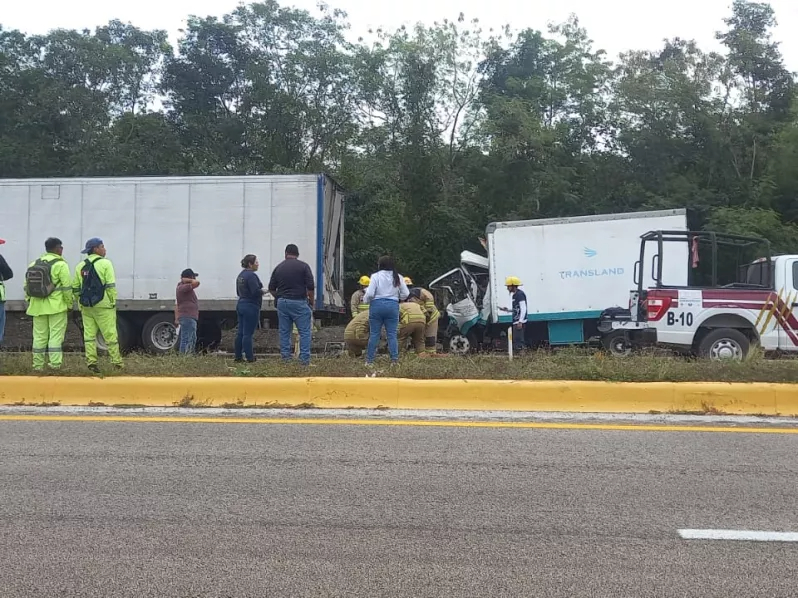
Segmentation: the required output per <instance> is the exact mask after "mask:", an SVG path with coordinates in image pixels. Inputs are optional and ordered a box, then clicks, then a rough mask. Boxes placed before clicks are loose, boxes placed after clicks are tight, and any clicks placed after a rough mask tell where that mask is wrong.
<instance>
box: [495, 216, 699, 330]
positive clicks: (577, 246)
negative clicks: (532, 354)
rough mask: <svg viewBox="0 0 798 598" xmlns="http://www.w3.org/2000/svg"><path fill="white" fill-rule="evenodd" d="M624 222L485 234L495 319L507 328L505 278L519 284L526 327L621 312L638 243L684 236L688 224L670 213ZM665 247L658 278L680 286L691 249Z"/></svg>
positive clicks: (509, 228)
mask: <svg viewBox="0 0 798 598" xmlns="http://www.w3.org/2000/svg"><path fill="white" fill-rule="evenodd" d="M623 216H624V217H622V218H615V217H614V216H613V215H609V216H607V217H606V218H601V217H595V218H593V219H590V220H587V219H579V220H576V221H568V220H567V219H563V220H559V221H554V222H546V221H543V222H541V223H535V221H531V222H530V223H528V225H524V224H525V223H517V224H516V223H507V225H501V224H500V225H496V226H495V228H494V230H493V231H492V232H491V231H489V235H488V237H489V239H488V248H489V259H490V267H491V287H492V291H493V293H492V295H493V299H492V302H493V305H492V310H491V311H492V313H493V314H499V318H498V319H499V321H510V316H509V315H502V314H501V312H499V311H498V307H509V302H510V299H509V297H508V294H507V291H506V289H505V288H504V280H505V278H506V277H507V276H518V277H520V278H521V280H522V281H523V282H524V291H525V293H526V295H527V300H528V307H529V320H530V321H557V320H577V319H592V318H596V317H598V315H599V314H600V313H601V311H602V310H604V309H606V308H608V307H614V306H622V307H626V306H627V304H628V298H629V289H631V288H632V287H633V286H634V283H633V272H634V264H635V262H636V261H637V259H638V256H639V251H640V236H641V235H642V234H644V233H646V232H648V231H650V230H657V229H665V230H685V229H686V218H685V215H684V213H683V212H680V213H674V211H671V212H668V213H665V214H663V213H662V212H660V213H659V214H658V215H657V216H656V217H652V216H641V217H640V218H634V217H628V216H626V215H623ZM669 245H671V246H672V247H666V250H667V251H668V254H669V255H668V257H667V258H666V259H665V261H664V262H663V264H664V265H665V267H668V268H669V269H668V270H667V271H666V272H665V273H664V276H663V277H664V279H665V281H667V282H668V283H669V284H684V283H686V281H682V280H681V278H684V274H683V272H684V271H685V268H684V264H686V263H687V259H688V248H687V247H686V246H682V245H677V244H673V243H671V244H669ZM671 253H673V255H671ZM643 275H644V276H648V277H649V278H650V276H651V264H644V273H643Z"/></svg>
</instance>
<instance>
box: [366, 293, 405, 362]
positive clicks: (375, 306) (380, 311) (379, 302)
mask: <svg viewBox="0 0 798 598" xmlns="http://www.w3.org/2000/svg"><path fill="white" fill-rule="evenodd" d="M383 326H385V335H386V336H387V337H388V352H389V353H390V354H391V361H399V340H398V338H397V332H398V331H399V302H398V301H394V300H393V299H375V300H374V301H372V302H371V304H370V305H369V346H368V349H366V363H372V362H373V361H374V356H375V355H376V354H377V345H379V344H380V332H381V331H382V327H383Z"/></svg>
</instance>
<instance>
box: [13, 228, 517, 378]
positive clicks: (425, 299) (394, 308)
mask: <svg viewBox="0 0 798 598" xmlns="http://www.w3.org/2000/svg"><path fill="white" fill-rule="evenodd" d="M3 243H4V241H3V240H2V239H0V244H3ZM63 251H64V248H63V244H62V243H61V240H60V239H57V238H55V237H51V238H49V239H47V240H46V241H45V253H44V254H43V255H42V256H41V257H39V258H38V259H36V260H35V261H34V262H33V263H31V264H30V265H29V266H28V268H27V270H26V272H25V283H24V289H25V299H26V301H27V312H26V313H27V314H28V315H29V316H31V317H32V319H33V367H34V369H36V370H42V369H44V367H45V362H47V365H49V367H50V368H53V369H58V368H59V367H60V366H61V364H62V361H63V353H62V345H63V342H64V336H65V333H66V328H67V322H68V314H69V312H70V311H71V310H72V309H73V306H74V305H75V303H76V302H77V305H78V308H79V310H80V313H81V316H82V322H83V340H84V345H85V353H86V362H87V366H88V367H89V369H90V370H92V371H94V372H98V371H99V368H98V365H97V344H96V343H97V336H98V334H99V335H101V336H102V337H103V339H104V341H105V343H106V345H107V348H108V353H109V356H110V360H111V363H112V364H113V365H114V366H116V367H118V368H121V367H122V356H121V353H120V350H119V341H118V336H117V322H116V299H117V292H116V277H115V273H114V268H113V264H112V263H111V261H110V260H109V259H108V258H107V256H106V249H105V245H104V244H103V241H102V239H99V238H96V237H94V238H91V239H89V240H88V241H86V244H85V247H84V249H83V251H82V253H83V254H84V255H85V256H86V257H85V259H84V260H83V261H81V262H80V263H79V264H78V265H77V266H76V268H75V270H74V274H73V273H72V272H71V271H70V268H69V265H68V264H67V263H66V261H65V260H64V258H63ZM259 267H260V264H259V263H258V258H257V256H255V255H252V254H250V255H246V256H244V258H243V259H242V260H241V268H242V270H241V272H240V273H239V275H238V277H237V278H236V295H237V297H238V302H237V304H236V315H237V318H238V329H237V333H236V337H235V349H234V350H235V360H236V361H237V362H243V361H246V362H253V361H255V354H254V350H253V336H254V334H255V330H256V329H257V328H258V324H259V321H260V313H261V309H262V305H263V296H264V295H265V294H266V293H269V294H271V295H272V296H273V297H274V301H275V305H276V309H277V318H278V322H279V334H280V355H281V357H282V358H283V359H284V360H291V359H293V356H294V350H293V343H292V333H294V332H295V333H296V335H297V336H298V340H299V342H298V345H299V351H298V353H299V355H298V357H299V362H300V363H301V364H303V365H308V364H309V363H310V346H311V334H312V327H313V309H314V296H315V290H316V289H315V283H314V279H313V272H312V271H311V268H310V266H309V265H308V264H307V263H305V262H303V261H302V260H300V259H299V248H298V247H297V246H296V245H294V244H289V245H287V246H286V248H285V259H284V260H283V261H282V262H280V264H278V265H277V266H276V267H275V268H274V270H273V271H272V273H271V276H270V278H269V283H268V285H266V286H265V287H264V285H263V283H262V282H261V280H260V277H259V276H258V269H259ZM12 277H13V272H12V271H11V269H10V268H9V266H8V264H7V263H6V261H5V260H4V259H3V257H2V255H0V342H2V338H3V330H4V324H5V310H4V303H5V286H4V284H3V283H4V281H6V280H9V279H11V278H12ZM359 283H360V289H358V290H357V291H356V292H355V293H354V294H353V295H352V298H351V301H350V310H351V315H352V320H351V321H350V322H349V324H348V325H347V327H346V330H345V332H344V342H345V345H346V349H347V351H348V353H349V354H350V355H352V356H357V357H359V356H361V355H362V354H363V352H365V354H366V357H365V360H366V364H367V365H371V364H373V363H374V359H375V356H376V353H377V349H378V346H379V344H380V339H381V338H382V335H383V333H384V335H385V338H386V340H387V345H388V353H389V355H390V358H391V361H392V362H393V363H396V362H397V361H398V360H399V353H400V349H402V350H404V349H405V348H407V346H408V343H409V342H412V346H413V348H414V350H415V352H416V354H417V355H419V356H427V355H434V354H435V353H436V343H437V333H438V320H439V318H440V312H439V311H438V309H437V307H436V306H435V300H434V297H433V296H432V294H431V293H430V292H429V291H428V290H426V289H423V288H420V287H415V286H413V282H412V280H411V279H410V278H409V277H403V276H402V275H401V274H399V272H397V270H396V266H395V264H394V261H393V259H392V258H391V257H390V256H383V257H381V258H380V259H379V262H378V264H377V271H376V272H374V273H373V274H372V275H371V276H362V277H361V278H360V280H359ZM507 284H508V290H510V292H511V294H512V295H513V309H512V312H513V315H514V317H513V323H514V324H515V326H516V327H517V328H518V329H519V330H518V333H519V336H520V337H521V338H520V340H521V342H522V343H523V336H522V335H523V323H524V322H525V321H526V297H525V296H524V295H523V292H522V291H520V290H519V289H518V286H520V285H521V281H520V280H517V279H515V278H514V277H510V278H508V279H507ZM199 286H200V281H199V274H198V273H197V272H195V271H194V270H193V269H191V268H187V269H185V270H183V272H182V273H181V276H180V281H179V282H178V284H177V288H176V291H175V325H176V326H177V327H178V330H179V340H178V347H179V351H180V353H183V354H189V353H192V352H193V351H194V350H195V346H196V344H197V325H198V322H199V301H198V299H197V293H196V290H197V288H198V287H199ZM507 311H511V310H507Z"/></svg>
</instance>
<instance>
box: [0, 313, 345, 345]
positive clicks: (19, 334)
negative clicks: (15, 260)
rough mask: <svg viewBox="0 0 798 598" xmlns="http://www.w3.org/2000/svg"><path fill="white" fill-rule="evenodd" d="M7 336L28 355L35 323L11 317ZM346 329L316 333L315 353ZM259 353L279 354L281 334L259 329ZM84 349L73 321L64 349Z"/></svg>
mask: <svg viewBox="0 0 798 598" xmlns="http://www.w3.org/2000/svg"><path fill="white" fill-rule="evenodd" d="M7 316H8V317H7V319H6V333H5V340H4V341H3V349H5V350H7V351H28V350H30V348H31V340H32V334H33V333H32V330H31V326H32V325H31V319H30V318H29V317H27V316H25V315H20V314H17V313H9V314H7ZM235 333H236V331H235V330H226V331H224V332H223V333H222V344H221V346H220V347H219V348H220V349H221V350H223V351H232V350H233V340H234V338H235ZM343 340H344V327H343V326H334V327H328V328H324V327H322V328H320V329H319V330H318V331H316V332H314V333H313V350H314V351H324V349H325V346H326V344H327V343H330V342H334V343H337V342H343ZM254 341H255V350H256V351H259V352H272V351H277V350H279V347H280V341H279V338H278V334H277V330H266V329H259V330H257V331H256V332H255V338H254ZM82 347H83V343H82V340H81V333H80V330H79V329H78V327H77V325H76V324H75V323H74V322H72V321H70V323H69V326H68V327H67V335H66V340H65V342H64V349H66V350H67V351H73V350H80V349H82Z"/></svg>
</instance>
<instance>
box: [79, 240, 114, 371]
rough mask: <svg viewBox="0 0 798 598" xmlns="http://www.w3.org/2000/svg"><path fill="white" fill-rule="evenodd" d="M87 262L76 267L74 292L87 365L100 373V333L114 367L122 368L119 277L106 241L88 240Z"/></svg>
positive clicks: (84, 251)
mask: <svg viewBox="0 0 798 598" xmlns="http://www.w3.org/2000/svg"><path fill="white" fill-rule="evenodd" d="M81 253H83V254H86V256H87V257H86V259H85V260H83V261H82V262H80V263H79V264H78V265H77V267H76V268H75V278H74V281H73V283H72V291H73V293H74V294H75V297H76V298H77V300H78V304H79V306H80V312H81V315H82V318H83V343H84V345H85V347H86V365H88V366H89V370H91V371H92V372H94V373H95V374H98V373H99V372H100V368H99V366H98V365H97V334H98V333H100V334H102V335H103V339H105V344H106V345H107V347H108V356H109V357H110V358H111V363H113V364H114V367H116V368H119V369H121V368H122V354H121V352H120V351H119V336H118V334H117V329H116V275H115V274H114V266H113V264H111V260H109V259H108V258H106V257H105V256H106V249H105V245H104V244H103V241H102V239H98V238H97V237H94V238H91V239H89V240H88V241H86V247H85V248H84V249H83V251H81Z"/></svg>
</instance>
